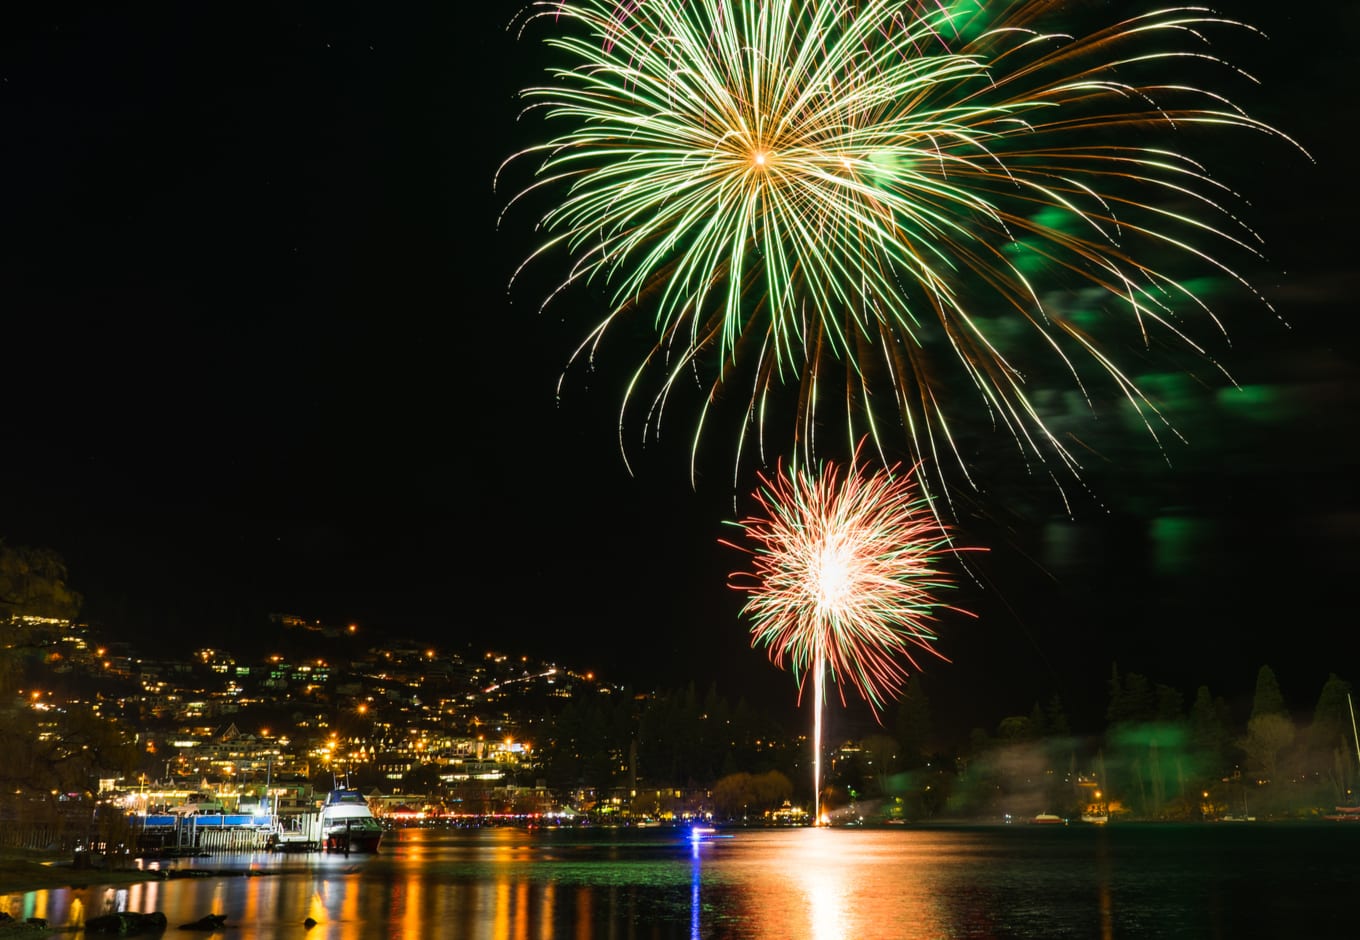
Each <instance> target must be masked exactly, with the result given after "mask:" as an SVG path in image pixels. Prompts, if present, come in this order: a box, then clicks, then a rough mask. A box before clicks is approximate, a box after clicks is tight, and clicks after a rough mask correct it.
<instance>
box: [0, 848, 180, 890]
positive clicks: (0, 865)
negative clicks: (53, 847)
mask: <svg viewBox="0 0 1360 940" xmlns="http://www.w3.org/2000/svg"><path fill="white" fill-rule="evenodd" d="M164 877H165V872H163V871H157V870H154V869H144V868H96V867H90V868H76V867H75V865H74V864H73V863H72V861H71V860H70V859H69V858H67V857H66V856H64V855H57V854H54V853H48V852H12V851H9V852H6V851H0V896H3V895H7V894H26V893H28V892H29V891H45V890H47V889H49V888H87V887H89V886H91V885H103V884H108V885H120V884H132V883H135V882H138V881H153V880H158V879H161V878H164Z"/></svg>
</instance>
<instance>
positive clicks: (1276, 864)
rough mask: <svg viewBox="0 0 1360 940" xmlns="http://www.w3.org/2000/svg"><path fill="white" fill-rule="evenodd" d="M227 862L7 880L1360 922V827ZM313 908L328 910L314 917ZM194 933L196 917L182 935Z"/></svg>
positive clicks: (76, 915)
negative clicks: (104, 879) (124, 875)
mask: <svg viewBox="0 0 1360 940" xmlns="http://www.w3.org/2000/svg"><path fill="white" fill-rule="evenodd" d="M167 866H173V867H195V868H198V869H200V870H203V871H206V872H211V874H209V875H208V876H207V877H202V878H183V879H172V880H168V881H153V882H147V883H144V884H137V885H124V886H116V887H92V888H79V889H77V888H63V889H54V890H47V891H32V892H27V893H14V894H4V893H3V892H2V891H0V910H5V911H8V912H9V913H10V914H12V915H13V916H15V917H19V918H23V917H35V916H36V917H45V918H47V920H48V923H49V924H50V925H52V926H53V927H58V926H60V927H61V931H60V934H61V936H64V937H66V936H70V937H77V938H80V937H83V936H84V930H83V929H81V928H80V925H82V924H83V923H84V920H85V918H86V917H90V916H94V915H95V914H100V913H104V912H106V911H109V910H120V909H122V910H134V911H162V912H164V913H165V915H166V917H167V918H168V920H169V924H170V930H169V931H168V934H169V935H174V934H176V933H179V932H178V931H177V929H176V928H177V927H178V926H179V925H180V924H183V923H188V922H190V921H195V920H198V919H199V918H200V917H202V916H203V915H205V914H209V913H220V914H226V915H227V923H228V926H227V928H226V929H225V930H224V931H222V932H221V933H219V934H216V936H223V935H225V936H227V937H230V938H233V940H266V938H274V937H298V938H303V937H305V938H306V940H367V938H386V937H394V938H395V937H401V938H417V937H437V938H459V940H461V938H468V940H481V938H485V940H556V938H580V940H586V938H597V937H599V938H618V940H626V938H691V940H697V938H734V940H736V938H770V940H804V938H805V940H870V938H885V940H886V938H1034V940H1055V938H1065V937H1073V938H1114V937H1156V938H1181V937H1183V938H1199V937H1213V938H1219V937H1221V938H1255V937H1278V938H1290V940H1292V938H1313V940H1317V938H1331V937H1335V938H1343V937H1344V938H1348V940H1353V938H1356V937H1360V826H1348V825H1344V824H1336V825H1323V824H1317V825H1298V826H1291V825H1279V824H1260V823H1257V824H1236V825H1233V824H1219V825H1199V826H1159V825H1126V826H1118V825H1114V826H1108V827H1096V826H1080V827H1079V826H1071V827H1062V826H1004V827H1002V826H998V827H976V828H971V827H970V828H919V829H918V828H910V827H906V828H900V829H896V828H895V829H890V830H859V829H831V830H825V829H822V830H814V829H784V830H734V831H724V832H721V833H719V834H718V837H716V838H713V839H711V840H706V841H703V842H701V843H698V844H691V843H690V842H688V841H687V840H686V839H685V838H684V833H683V831H681V830H671V829H643V830H628V829H617V830H593V831H591V830H569V829H563V830H537V831H526V830H520V829H473V830H453V831H445V830H418V829H411V830H404V831H401V832H398V833H389V835H388V837H387V839H386V840H385V841H384V844H383V850H382V851H381V852H380V853H379V854H377V855H374V856H357V855H356V856H349V857H345V856H335V855H322V854H318V853H312V854H306V855H277V854H274V855H268V854H259V855H219V856H215V857H212V858H199V859H193V860H183V861H176V862H170V863H167ZM308 917H311V918H313V919H314V920H315V921H317V925H316V926H315V927H312V928H311V929H310V930H309V929H306V928H305V927H304V926H303V921H304V920H305V919H306V918H308ZM180 935H181V936H189V934H183V933H181V934H180Z"/></svg>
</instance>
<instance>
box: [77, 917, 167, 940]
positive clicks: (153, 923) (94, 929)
mask: <svg viewBox="0 0 1360 940" xmlns="http://www.w3.org/2000/svg"><path fill="white" fill-rule="evenodd" d="M166 923H167V922H166V919H165V915H164V914H162V913H161V912H160V911H152V912H151V913H149V914H139V913H137V912H136V911H118V912H117V913H115V914H100V915H99V916H98V917H91V918H89V919H87V920H86V921H85V932H86V933H87V934H91V933H112V934H118V935H119V936H123V937H126V936H131V935H133V934H139V933H150V932H151V931H156V930H164V929H165V927H166Z"/></svg>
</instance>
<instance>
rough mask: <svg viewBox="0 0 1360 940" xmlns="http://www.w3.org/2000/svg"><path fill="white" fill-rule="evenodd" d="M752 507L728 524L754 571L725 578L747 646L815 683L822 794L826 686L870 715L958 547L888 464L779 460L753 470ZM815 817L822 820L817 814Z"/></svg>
mask: <svg viewBox="0 0 1360 940" xmlns="http://www.w3.org/2000/svg"><path fill="white" fill-rule="evenodd" d="M755 499H756V502H757V504H758V506H759V512H758V513H757V514H755V515H752V516H749V517H747V518H745V519H742V520H741V521H740V522H738V523H736V524H737V525H738V526H740V527H741V528H742V530H743V532H744V534H745V536H746V540H747V542H748V543H749V544H748V545H739V544H736V543H733V542H728V541H724V542H723V544H726V545H728V546H730V547H733V548H737V549H738V550H741V551H744V552H747V553H749V555H750V556H751V560H752V567H751V570H750V571H747V572H737V573H735V574H733V575H732V577H731V579H730V580H729V583H730V585H731V586H732V587H733V588H735V589H737V590H739V591H742V592H744V593H745V594H746V595H747V601H746V604H745V606H744V607H743V609H742V613H743V615H744V616H747V617H749V618H750V620H751V621H752V627H751V634H752V646H765V647H766V648H767V649H768V651H769V656H770V659H771V661H772V662H774V664H775V665H776V666H779V667H781V668H783V667H784V665H785V662H786V661H787V662H788V665H789V667H790V668H791V670H792V672H793V674H794V676H795V678H796V680H797V682H798V687H799V698H800V700H801V698H802V694H803V691H804V688H805V685H806V682H807V679H808V677H809V676H811V678H812V680H813V710H814V712H813V714H814V745H813V746H814V748H815V751H814V754H815V758H814V793H817V794H819V793H820V783H819V782H818V781H819V780H820V773H821V769H820V760H821V727H822V723H821V717H822V706H823V698H824V691H823V689H824V682H825V680H826V678H827V677H828V675H829V676H830V678H831V679H832V680H833V681H835V682H836V683H837V684H838V691H839V693H840V696H841V701H842V703H844V702H845V686H846V685H850V686H852V687H854V688H855V689H856V690H857V691H858V692H859V694H860V695H861V696H863V698H864V699H865V700H866V701H867V702H868V703H869V705H870V707H871V708H872V709H873V711H874V713H875V715H877V714H878V713H879V710H880V709H881V708H882V707H883V705H884V703H885V701H886V700H888V699H891V698H895V697H897V695H898V694H899V693H900V691H901V688H902V685H903V683H904V682H905V681H906V680H907V678H908V677H909V675H910V672H909V671H908V667H910V668H912V669H916V670H917V671H919V670H920V666H919V664H918V663H917V661H916V658H915V657H916V655H917V654H919V653H922V652H925V653H929V654H931V655H932V656H936V657H939V658H941V659H944V658H945V657H944V656H943V655H942V654H941V653H940V652H939V651H938V650H937V649H936V648H935V647H934V645H933V643H934V641H935V639H936V636H935V633H934V631H933V629H932V624H933V623H934V622H935V621H936V620H937V616H938V612H939V611H941V610H944V609H948V610H954V611H958V612H960V613H964V614H966V615H968V616H971V614H967V612H966V611H960V610H959V608H956V607H951V606H949V605H946V604H944V603H943V602H942V601H941V600H939V599H938V597H937V593H938V592H939V591H941V590H942V589H945V588H947V587H950V586H951V585H952V583H953V582H952V579H951V578H950V576H949V575H948V574H947V572H946V571H945V570H944V567H943V566H942V564H941V562H942V561H943V560H944V559H946V558H951V559H952V558H954V556H955V555H956V554H957V553H958V552H960V551H965V550H966V549H962V548H960V547H959V546H957V545H955V544H953V543H952V541H951V538H950V535H949V532H948V531H947V530H946V529H945V528H944V527H942V526H941V525H940V523H939V521H938V519H937V516H936V514H935V513H934V512H933V511H932V510H931V508H930V499H929V498H928V497H926V496H924V495H923V494H922V492H921V490H920V489H919V487H918V485H917V483H916V481H915V480H914V479H913V473H912V472H906V473H902V472H898V468H897V467H893V468H892V469H890V470H888V471H886V472H885V471H882V470H880V471H878V472H876V473H874V474H865V473H862V472H860V471H859V470H858V469H857V468H856V467H855V466H853V465H852V466H851V468H850V469H848V470H847V471H845V472H844V473H842V472H841V471H840V470H839V469H838V468H837V467H836V465H835V464H833V463H827V464H825V465H824V466H823V467H822V468H821V469H820V470H819V471H818V472H816V473H813V472H809V471H805V470H798V469H790V470H789V471H788V472H787V473H785V472H784V471H783V469H782V465H781V467H780V469H779V470H778V472H777V473H776V474H775V476H774V477H773V478H770V477H766V476H764V475H762V476H761V486H760V488H759V489H758V490H757V491H756V493H755ZM814 818H820V817H819V814H815V815H814Z"/></svg>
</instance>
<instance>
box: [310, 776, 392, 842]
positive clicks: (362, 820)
mask: <svg viewBox="0 0 1360 940" xmlns="http://www.w3.org/2000/svg"><path fill="white" fill-rule="evenodd" d="M382 835H383V829H382V824H381V823H379V822H378V820H377V818H376V817H375V816H374V815H373V811H372V810H370V809H369V808H368V800H366V799H364V795H363V794H362V793H360V792H359V791H358V790H352V789H349V788H345V787H340V788H337V789H335V790H332V791H331V792H330V793H328V794H326V802H325V803H323V804H322V805H321V847H322V848H323V849H325V850H326V851H327V852H346V853H349V852H376V851H378V843H380V842H381V841H382Z"/></svg>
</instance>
